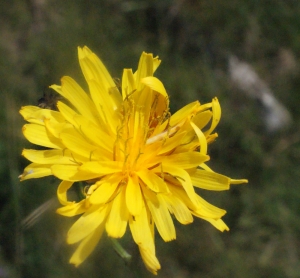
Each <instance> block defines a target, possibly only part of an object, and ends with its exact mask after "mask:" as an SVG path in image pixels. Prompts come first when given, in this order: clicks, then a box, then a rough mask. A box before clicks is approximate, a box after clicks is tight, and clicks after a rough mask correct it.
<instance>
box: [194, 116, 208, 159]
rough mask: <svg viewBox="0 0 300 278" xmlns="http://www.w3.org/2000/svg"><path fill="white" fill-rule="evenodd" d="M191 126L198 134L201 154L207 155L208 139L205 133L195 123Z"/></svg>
mask: <svg viewBox="0 0 300 278" xmlns="http://www.w3.org/2000/svg"><path fill="white" fill-rule="evenodd" d="M191 126H192V127H193V129H194V131H195V133H196V134H197V137H198V140H199V147H200V153H201V154H204V155H205V154H206V153H207V142H206V137H205V135H204V133H203V132H202V131H201V129H200V128H198V127H197V126H196V125H195V124H194V123H192V122H191Z"/></svg>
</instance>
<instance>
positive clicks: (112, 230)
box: [20, 47, 247, 274]
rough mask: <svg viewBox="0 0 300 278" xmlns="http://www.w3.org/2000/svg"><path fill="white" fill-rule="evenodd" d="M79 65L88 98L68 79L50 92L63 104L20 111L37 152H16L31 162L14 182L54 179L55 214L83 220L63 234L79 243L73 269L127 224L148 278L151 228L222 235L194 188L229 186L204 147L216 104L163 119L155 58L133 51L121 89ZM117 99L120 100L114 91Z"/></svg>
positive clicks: (217, 216) (166, 234) (168, 235)
mask: <svg viewBox="0 0 300 278" xmlns="http://www.w3.org/2000/svg"><path fill="white" fill-rule="evenodd" d="M78 56H79V63H80V66H81V69H82V72H83V74H84V77H85V79H86V81H87V84H88V87H89V94H87V93H86V92H85V91H84V90H83V89H82V88H81V87H80V86H79V85H78V84H77V83H76V81H74V80H73V79H72V78H70V77H67V76H65V77H63V78H62V79H61V86H58V85H52V86H51V88H52V89H54V90H55V91H56V92H57V93H59V94H60V95H61V96H62V97H63V98H64V99H66V100H67V101H66V102H63V101H58V103H57V108H58V111H54V110H49V109H42V108H40V107H37V106H25V107H23V108H22V109H21V111H20V113H21V114H22V116H23V117H24V119H25V120H26V121H28V122H29V124H26V125H24V127H23V133H24V136H25V137H26V138H27V139H28V141H30V142H31V143H33V144H36V145H39V146H43V147H46V148H47V149H45V150H32V149H24V150H23V153H22V154H23V156H24V157H26V158H27V159H28V160H30V161H31V162H32V163H31V164H30V165H29V166H27V167H26V168H25V169H24V173H23V174H22V175H21V176H20V178H21V180H27V179H31V178H40V177H44V176H49V175H54V176H56V177H57V178H59V179H61V180H62V182H61V183H60V185H59V187H58V190H57V196H58V199H59V201H60V203H61V204H62V205H63V206H62V207H61V208H59V209H58V210H57V212H58V213H59V214H61V215H64V216H68V217H70V216H75V215H79V214H82V216H81V217H80V218H79V219H78V220H77V221H76V222H75V223H74V224H73V226H72V227H71V228H70V230H69V232H68V236H67V242H68V243H69V244H73V243H79V242H80V244H79V245H78V247H77V249H76V251H75V253H74V254H73V256H72V257H71V259H70V262H71V263H73V264H75V265H76V266H78V265H80V264H81V263H82V262H83V261H84V260H85V259H86V258H87V257H88V256H89V254H90V253H91V252H92V251H93V249H94V248H95V246H96V244H97V243H98V241H99V240H100V238H101V236H102V233H103V231H104V230H106V232H107V234H108V236H110V237H112V238H121V237H122V236H123V235H124V233H125V231H126V228H127V224H129V228H130V231H131V234H132V237H133V239H134V241H135V242H136V244H137V245H138V247H139V250H140V253H141V257H142V259H143V261H144V263H145V265H146V267H147V269H148V270H149V271H151V272H152V273H154V274H156V272H157V270H158V269H160V264H159V261H158V259H157V258H156V255H155V245H154V226H155V227H156V229H157V230H158V232H159V234H160V236H161V237H162V238H163V240H164V241H170V240H173V239H175V238H176V233H175V228H174V224H173V218H172V216H171V215H174V217H175V218H176V219H177V220H178V221H179V222H180V223H182V224H188V223H191V222H193V216H197V217H199V218H202V219H204V220H206V221H208V222H210V223H211V224H212V225H214V226H215V227H216V228H217V229H219V230H220V231H224V230H228V227H227V226H226V224H225V223H224V222H223V221H222V220H221V217H222V216H223V215H224V214H225V211H224V210H223V209H220V208H217V207H215V206H213V205H211V204H209V203H208V202H206V201H205V200H204V199H202V198H201V197H200V196H199V195H198V194H197V193H196V192H195V190H194V187H197V188H201V189H206V190H215V191H220V190H227V189H229V185H230V184H233V183H243V182H247V181H246V180H232V179H230V178H228V177H226V176H223V175H220V174H217V173H215V172H213V171H212V170H211V169H210V168H209V167H208V166H207V165H206V164H205V162H207V161H208V160H209V156H208V155H207V144H208V143H210V142H212V141H214V139H215V138H216V137H217V135H216V134H213V133H212V132H213V131H214V129H215V127H216V126H217V124H218V122H219V120H220V117H221V109H220V106H219V102H218V100H217V99H216V98H214V99H213V100H212V102H211V103H207V104H204V105H201V104H200V103H199V102H198V101H196V102H193V103H190V104H188V105H186V106H185V107H183V108H182V109H180V110H179V111H178V112H176V113H175V114H174V115H171V114H170V112H169V98H168V94H167V92H166V90H165V88H164V86H163V84H162V82H161V81H160V80H159V79H157V78H156V77H154V76H153V74H154V72H155V71H156V69H157V68H158V66H159V64H160V60H159V59H158V57H155V58H153V55H152V54H147V53H142V55H141V58H140V61H139V64H138V69H137V71H136V72H135V73H133V72H132V70H131V69H124V71H123V76H122V82H121V84H120V88H118V86H116V84H115V82H114V80H113V79H112V77H111V76H110V75H109V73H108V71H107V69H106V68H105V66H104V65H103V64H102V62H101V61H100V59H99V58H98V57H97V56H96V55H95V54H94V53H93V52H91V51H90V50H89V49H88V48H87V47H84V48H78ZM120 91H121V93H120ZM79 181H84V182H86V184H87V186H86V187H85V193H86V194H85V198H84V199H83V200H81V201H78V202H76V201H70V200H68V198H67V191H68V190H69V189H70V188H71V187H72V185H73V184H74V183H75V182H79Z"/></svg>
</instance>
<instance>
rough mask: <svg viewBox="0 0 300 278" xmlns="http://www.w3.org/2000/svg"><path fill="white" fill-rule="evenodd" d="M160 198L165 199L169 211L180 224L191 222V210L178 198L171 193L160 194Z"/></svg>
mask: <svg viewBox="0 0 300 278" xmlns="http://www.w3.org/2000/svg"><path fill="white" fill-rule="evenodd" d="M162 198H163V199H164V200H165V202H166V204H167V206H168V209H169V211H170V212H171V213H173V214H174V215H175V217H176V219H177V220H178V221H179V222H180V223H181V224H184V225H186V224H189V223H192V222H193V216H192V214H191V211H190V210H189V209H188V207H187V206H186V205H185V204H184V202H182V201H181V200H180V199H179V198H177V197H176V196H172V195H162Z"/></svg>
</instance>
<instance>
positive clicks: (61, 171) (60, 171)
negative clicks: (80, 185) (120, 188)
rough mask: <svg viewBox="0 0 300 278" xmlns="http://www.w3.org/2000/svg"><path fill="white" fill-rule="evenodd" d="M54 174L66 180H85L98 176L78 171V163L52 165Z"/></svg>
mask: <svg viewBox="0 0 300 278" xmlns="http://www.w3.org/2000/svg"><path fill="white" fill-rule="evenodd" d="M51 170H52V173H53V175H54V176H56V177H57V178H59V179H61V180H66V181H87V180H92V179H95V178H97V177H99V175H98V174H95V173H90V172H84V171H80V170H79V169H78V165H52V166H51Z"/></svg>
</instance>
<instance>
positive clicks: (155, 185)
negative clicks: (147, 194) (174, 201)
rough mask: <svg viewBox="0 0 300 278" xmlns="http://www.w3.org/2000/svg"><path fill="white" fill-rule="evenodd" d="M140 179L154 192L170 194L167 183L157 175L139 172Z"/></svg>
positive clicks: (145, 171)
mask: <svg viewBox="0 0 300 278" xmlns="http://www.w3.org/2000/svg"><path fill="white" fill-rule="evenodd" d="M137 175H138V176H139V177H140V179H141V180H142V181H143V182H144V183H145V184H146V185H147V186H148V187H149V189H151V190H152V191H154V192H169V190H168V187H167V185H166V183H165V182H164V181H163V179H162V178H160V177H159V176H158V175H157V174H155V173H153V172H152V171H149V170H147V169H146V170H141V171H138V172H137Z"/></svg>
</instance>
